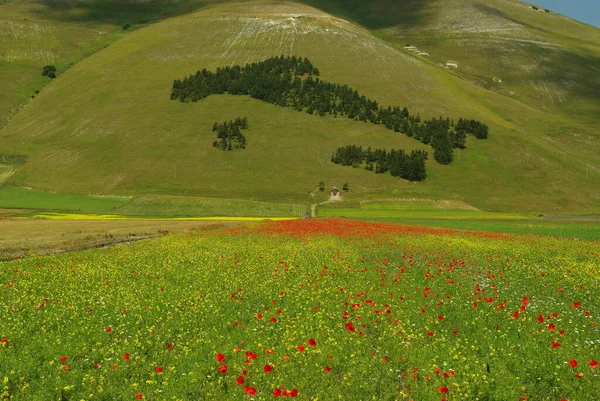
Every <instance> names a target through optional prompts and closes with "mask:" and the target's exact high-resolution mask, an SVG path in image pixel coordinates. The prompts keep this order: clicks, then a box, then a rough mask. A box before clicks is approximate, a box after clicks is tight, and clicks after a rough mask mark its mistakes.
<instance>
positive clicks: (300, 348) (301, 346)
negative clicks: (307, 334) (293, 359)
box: [296, 345, 306, 352]
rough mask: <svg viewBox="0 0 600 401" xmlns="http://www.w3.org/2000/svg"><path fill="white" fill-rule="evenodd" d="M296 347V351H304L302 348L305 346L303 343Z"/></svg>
mask: <svg viewBox="0 0 600 401" xmlns="http://www.w3.org/2000/svg"><path fill="white" fill-rule="evenodd" d="M296 348H298V351H300V352H304V350H305V349H306V347H305V346H304V345H299V346H297V347H296Z"/></svg>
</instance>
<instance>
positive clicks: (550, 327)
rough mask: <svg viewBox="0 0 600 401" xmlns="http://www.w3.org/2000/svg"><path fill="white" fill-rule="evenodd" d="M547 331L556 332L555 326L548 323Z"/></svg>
mask: <svg viewBox="0 0 600 401" xmlns="http://www.w3.org/2000/svg"><path fill="white" fill-rule="evenodd" d="M548 330H550V331H554V330H556V326H555V325H554V323H550V324H549V325H548Z"/></svg>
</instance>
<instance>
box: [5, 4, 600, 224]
mask: <svg viewBox="0 0 600 401" xmlns="http://www.w3.org/2000/svg"><path fill="white" fill-rule="evenodd" d="M308 3H310V4H311V5H313V6H315V7H319V8H321V9H324V10H326V11H329V12H331V13H334V14H336V15H339V16H342V17H343V18H347V19H349V20H352V21H355V22H358V23H360V24H363V25H364V26H366V27H368V28H370V29H371V30H372V31H368V30H365V29H362V28H360V27H359V26H356V25H352V24H350V23H347V22H344V21H342V20H340V19H337V18H335V17H332V16H330V15H328V14H324V13H323V12H321V11H319V10H316V9H313V8H310V7H308V6H305V5H302V4H299V3H291V2H266V1H265V2H262V1H255V2H244V3H242V4H229V3H228V2H211V1H189V2H186V1H181V2H174V3H172V4H171V5H170V6H168V7H166V6H165V7H163V8H162V9H161V10H158V9H157V8H153V7H155V6H157V7H158V3H155V2H144V4H137V3H136V4H137V5H136V4H133V3H131V4H129V3H128V4H126V5H124V6H122V7H125V8H126V10H125V9H123V10H122V11H124V14H123V15H124V16H127V18H130V19H135V18H139V19H137V20H136V21H139V22H140V23H141V22H144V21H146V22H148V21H158V20H160V19H161V18H163V17H165V16H169V15H178V16H177V17H174V18H169V19H166V20H163V21H161V22H156V23H154V24H150V25H146V26H143V27H141V28H140V29H137V30H135V31H132V32H127V33H125V34H123V33H121V32H118V33H114V35H117V34H118V35H120V37H121V39H119V40H117V41H116V42H114V43H113V44H111V45H110V46H109V47H108V48H106V49H103V50H102V51H99V52H96V53H94V54H92V55H90V56H89V57H86V58H85V59H84V60H83V61H81V62H80V63H77V64H76V65H75V66H74V67H72V68H71V69H69V70H68V72H66V73H65V74H63V75H62V76H60V77H59V78H58V79H56V80H55V81H54V82H52V84H51V85H48V86H47V87H45V88H44V90H43V91H42V92H41V93H40V95H38V96H37V97H36V98H35V100H33V101H32V102H30V103H29V104H28V106H27V107H26V108H24V109H23V110H22V111H21V112H19V113H18V114H17V115H16V116H15V117H14V118H13V120H12V122H11V124H10V125H9V126H7V127H6V128H5V129H3V130H2V131H1V132H0V138H1V139H2V140H1V142H0V153H8V154H25V155H27V156H28V157H29V162H28V163H27V164H25V165H24V166H19V167H16V168H15V167H11V171H7V168H6V167H1V166H0V181H2V180H4V181H5V182H7V183H9V184H10V185H13V186H29V187H33V188H36V189H40V190H47V191H55V192H63V193H78V194H89V193H106V194H115V195H127V196H138V195H169V196H182V195H183V196H193V197H208V198H223V199H244V200H252V201H263V202H274V203H285V204H307V203H311V202H314V203H316V202H320V201H323V200H325V199H326V197H325V196H324V195H323V194H317V196H316V197H315V199H314V200H313V199H312V198H311V197H310V196H309V195H308V194H309V192H311V191H313V190H314V189H315V188H316V186H317V184H318V182H319V181H325V183H326V185H327V186H334V185H336V186H341V185H343V184H344V183H349V185H350V188H351V191H350V193H349V194H348V195H347V196H346V198H347V199H349V200H353V201H358V200H361V199H364V198H367V197H369V198H373V197H377V198H398V197H402V198H405V197H406V198H413V197H414V198H433V199H451V200H460V201H464V202H467V203H469V204H471V205H474V206H476V207H477V208H479V209H483V210H488V211H503V212H512V213H535V214H539V213H558V214H565V213H579V214H582V213H599V212H600V206H599V205H600V157H599V156H598V155H600V141H599V140H598V136H597V132H596V129H595V127H596V126H597V123H598V119H597V116H596V114H595V112H594V110H595V98H594V97H593V96H591V94H593V93H595V91H596V89H595V88H596V87H597V86H598V85H597V84H598V83H597V82H596V78H595V77H596V76H597V74H594V73H593V71H592V70H593V68H595V67H594V66H595V65H597V59H598V55H599V54H600V40H599V38H598V37H597V36H598V30H597V29H594V28H591V27H587V26H584V25H582V24H577V23H574V22H573V21H570V20H568V19H565V18H562V17H560V16H558V15H545V13H544V15H543V14H536V13H530V12H529V11H530V10H529V9H528V8H527V7H525V6H523V7H521V6H519V5H518V4H517V5H513V4H508V3H507V2H505V1H499V0H489V1H487V2H485V3H482V2H481V1H479V0H471V1H468V2H464V1H461V2H458V1H449V2H440V1H432V2H429V3H427V4H424V3H423V2H414V1H411V2H405V3H403V7H397V5H396V3H395V2H389V1H383V0H379V1H376V2H374V3H372V4H371V3H369V6H367V5H365V4H362V3H361V4H358V3H356V2H347V3H346V2H339V1H325V0H323V1H310V2H308ZM19 4H21V3H20V2H12V3H9V4H6V5H3V6H2V7H9V6H10V7H17V5H19ZM28 4H29V3H28ZM103 4H104V5H105V6H107V7H106V8H104V9H102V7H101V5H103ZM113 6H114V7H117V8H118V7H119V5H118V4H113V3H110V2H104V3H103V2H100V1H96V2H70V3H69V4H67V3H62V2H53V3H48V4H46V5H44V6H39V7H41V8H39V10H46V8H44V7H53V10H54V11H53V13H47V14H46V15H47V16H48V18H50V19H51V20H52V24H65V25H64V26H69V27H71V26H72V25H70V24H75V25H73V26H78V27H79V26H81V24H84V25H85V26H87V28H86V29H91V28H90V27H95V26H96V25H95V24H105V25H106V26H110V27H113V28H114V29H116V30H118V26H116V24H118V23H121V22H123V21H117V20H115V19H114V18H112V17H111V14H110V12H109V11H110V10H111V7H113ZM36 7H37V6H36ZM117 8H115V10H116V9H117ZM102 10H104V11H105V12H104V13H103V11H102ZM494 10H495V11H494ZM400 11H402V12H400ZM15 12H16V11H15ZM468 12H476V15H477V16H478V17H477V24H475V25H473V26H474V27H475V28H477V29H479V30H480V31H478V32H474V31H469V30H468V29H467V28H469V27H468V26H467V25H464V24H462V25H461V24H454V23H453V22H452V21H455V22H456V21H465V20H466V19H464V18H462V17H461V16H463V14H464V13H468ZM292 14H293V15H304V16H303V17H302V18H298V19H296V20H290V15H292ZM15 15H17V14H15ZM18 15H21V14H18ZM114 15H116V14H112V16H113V17H114ZM134 17H135V18H134ZM111 18H112V19H111ZM68 20H70V21H72V22H70V23H68V22H67V21H68ZM411 21H412V22H411ZM440 21H441V22H440ZM515 21H516V22H515ZM440 23H441V24H442V25H439V24H440ZM461 23H462V22H461ZM513 23H515V24H517V25H518V29H512V28H511V29H508V30H507V29H506V27H507V26H508V27H509V28H510V27H511V26H512V25H511V24H513ZM507 24H508V25H507ZM545 24H546V25H548V29H547V32H546V31H543V30H542V27H545V26H546V25H545ZM62 26H63V25H60V27H62ZM453 26H454V27H457V28H456V29H455V30H454V31H453V30H452V29H450V28H449V27H453ZM57 29H58V28H57ZM61 29H62V28H61ZM61 29H59V31H60V32H62V30H61ZM69 29H71V28H69ZM73 29H74V28H73ZM78 29H79V28H78ZM65 32H66V31H65ZM112 32H115V31H114V30H113V31H112ZM373 33H374V34H375V36H374V35H373ZM62 34H63V33H61V35H62ZM64 34H65V35H67V34H68V33H64ZM81 37H82V38H84V37H85V35H83V34H82V35H81ZM106 38H108V37H106ZM506 38H508V39H506ZM536 38H537V39H536ZM106 40H107V41H112V39H110V40H109V39H106ZM531 40H535V41H536V42H535V43H533V42H531ZM386 41H387V42H386ZM544 41H549V42H552V43H553V45H552V46H549V45H545V44H540V43H538V42H544ZM406 42H413V44H416V45H419V46H421V47H422V48H423V50H426V51H429V49H431V50H430V53H431V57H429V58H427V57H420V56H415V55H413V54H410V53H409V52H407V51H405V50H403V49H402V47H403V46H404V44H406ZM86 43H87V42H86ZM94 43H96V42H94ZM11 46H12V45H11ZM15 46H16V45H15ZM59 46H61V47H62V46H63V45H59ZM82 48H86V49H89V48H94V46H93V45H90V44H88V45H85V46H83V47H82ZM556 48H560V49H562V50H560V51H559V50H556ZM496 52H498V54H502V57H501V58H499V60H500V61H498V63H496V64H494V63H488V62H487V61H486V60H490V59H492V58H491V57H490V55H491V54H496ZM278 54H296V55H301V56H308V57H309V58H310V59H311V60H312V61H313V62H314V63H315V64H316V65H317V67H319V68H320V70H321V71H322V73H323V77H324V79H327V80H329V81H333V82H338V83H347V84H349V85H351V86H352V87H354V88H355V89H357V90H359V91H360V92H361V93H364V94H365V95H368V96H369V97H371V98H373V99H375V100H377V101H378V102H380V103H381V104H390V105H401V106H404V105H407V106H408V107H409V108H410V109H411V111H413V112H419V113H421V115H422V116H425V117H434V116H436V117H437V116H439V115H444V116H449V117H452V118H458V117H472V118H477V119H480V120H482V121H484V122H486V123H488V124H489V125H490V127H491V133H492V134H491V137H490V139H489V140H487V141H476V140H474V139H472V138H470V139H471V140H470V142H469V143H468V149H467V150H465V151H460V152H457V154H456V160H455V162H454V163H453V165H451V166H449V167H446V166H440V165H437V164H435V163H433V162H431V161H430V162H429V163H428V166H427V168H428V174H429V176H428V178H427V180H426V181H425V182H423V183H419V184H410V183H408V182H405V181H402V180H399V179H394V178H392V177H390V176H385V175H374V174H373V173H370V172H366V171H363V170H360V169H351V168H345V167H341V166H334V165H332V164H330V162H329V157H330V155H331V153H332V152H333V151H335V149H336V148H337V147H339V146H340V145H346V144H351V143H360V144H362V145H363V146H374V147H386V148H392V147H394V148H404V149H407V150H409V149H415V148H419V149H422V148H424V147H423V145H422V144H420V143H418V142H416V141H413V140H411V139H409V138H406V137H404V136H402V135H398V134H394V133H391V132H389V131H386V130H384V129H383V128H382V127H375V126H372V125H369V124H363V123H359V122H353V121H349V120H346V119H344V120H342V119H334V118H329V117H328V118H319V117H316V116H309V115H306V114H301V113H297V112H295V111H293V110H286V109H281V108H278V107H276V106H272V105H268V104H264V103H261V102H258V101H255V100H252V99H249V98H244V97H230V96H211V97H210V98H208V99H204V100H202V101H201V102H198V103H195V104H181V103H179V102H172V101H169V100H168V97H169V92H170V87H171V84H172V81H173V79H176V78H181V77H182V76H185V75H187V74H189V73H192V72H195V71H196V70H198V69H200V68H204V67H206V68H209V69H214V68H216V67H217V66H224V65H232V64H243V63H246V62H250V61H259V60H262V59H265V58H267V57H269V56H273V55H278ZM454 56H456V57H454ZM451 57H454V58H456V59H457V61H458V62H459V65H460V66H461V67H460V68H459V70H458V71H454V70H449V69H446V68H443V67H440V66H439V65H438V63H439V62H442V61H445V60H446V59H447V58H451ZM530 59H531V60H530ZM528 60H529V61H528ZM527 62H530V63H537V65H539V67H540V68H537V69H536V68H530V66H529V65H528V64H527ZM15 65H16V64H15ZM11 68H12V67H11ZM15 68H17V69H18V68H20V67H15ZM2 71H3V69H2V67H0V74H2ZM561 71H563V72H564V73H565V74H566V76H567V77H568V79H567V80H566V81H565V80H563V79H562V78H560V77H559V75H560V74H558V73H559V72H561ZM536 74H537V75H536ZM538 75H539V76H538ZM494 76H500V78H503V80H504V81H505V83H506V84H505V86H506V87H505V88H504V89H503V88H494V87H493V85H491V84H490V80H491V79H492V78H493V77H494ZM11 79H12V78H11ZM563 81H565V82H563ZM531 82H533V84H531ZM532 85H533V86H532ZM73 88H86V90H85V91H74V90H73ZM124 88H126V89H124ZM546 89H547V90H546ZM510 91H512V92H514V94H513V95H510V94H509V92H510ZM8 92H10V91H6V92H5V93H8ZM11 93H12V92H11ZM7 96H8V95H7ZM0 98H2V96H0ZM552 102H554V103H552ZM57 110H60V112H58V111H57ZM242 115H246V116H247V117H248V118H249V122H250V130H249V131H248V135H247V136H248V140H249V144H248V149H247V150H245V151H240V152H231V153H228V154H223V153H221V152H218V151H215V149H213V148H212V147H211V146H210V144H211V143H212V141H213V140H214V138H213V135H212V132H210V127H211V126H212V124H213V123H214V122H221V121H224V120H227V119H231V118H235V117H238V116H242Z"/></svg>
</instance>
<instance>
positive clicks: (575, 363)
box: [569, 359, 577, 368]
mask: <svg viewBox="0 0 600 401" xmlns="http://www.w3.org/2000/svg"><path fill="white" fill-rule="evenodd" d="M569 365H571V367H572V368H574V367H575V366H577V361H576V360H575V359H571V360H570V361H569Z"/></svg>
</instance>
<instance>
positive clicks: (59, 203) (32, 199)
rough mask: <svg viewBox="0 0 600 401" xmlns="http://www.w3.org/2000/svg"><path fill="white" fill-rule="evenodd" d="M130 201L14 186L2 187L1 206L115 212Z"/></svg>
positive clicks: (0, 189) (0, 192)
mask: <svg viewBox="0 0 600 401" xmlns="http://www.w3.org/2000/svg"><path fill="white" fill-rule="evenodd" d="M127 202H129V200H128V199H123V198H115V197H100V196H84V195H70V194H61V193H51V192H44V191H38V190H33V189H23V188H14V187H4V188H0V208H14V209H43V210H47V209H50V210H69V211H85V212H114V211H115V210H116V209H118V208H119V207H121V206H123V205H125V204H126V203H127Z"/></svg>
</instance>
